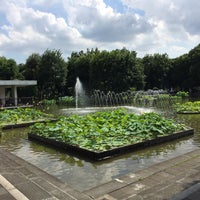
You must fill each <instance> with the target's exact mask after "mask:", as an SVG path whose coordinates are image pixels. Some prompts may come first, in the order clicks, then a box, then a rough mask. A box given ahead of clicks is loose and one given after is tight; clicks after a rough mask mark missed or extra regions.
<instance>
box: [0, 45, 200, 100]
mask: <svg viewBox="0 0 200 200" xmlns="http://www.w3.org/2000/svg"><path fill="white" fill-rule="evenodd" d="M76 77H79V78H80V80H81V82H82V83H83V85H84V87H85V88H86V89H87V90H86V91H87V92H88V93H91V92H92V91H93V90H94V89H99V90H102V91H104V92H108V91H114V92H122V91H127V90H131V91H133V90H148V89H167V90H171V89H174V90H176V91H180V90H182V91H183V90H184V91H190V92H195V91H199V88H200V44H199V45H197V46H196V47H195V48H193V49H192V50H191V51H189V52H188V53H187V54H184V55H182V56H179V57H177V58H174V59H170V58H169V57H168V55H167V54H158V53H157V54H153V55H146V56H144V57H143V58H138V57H137V53H136V52H135V51H130V50H127V49H126V48H122V49H116V50H112V51H106V50H102V51H100V50H99V49H98V48H96V49H87V51H85V52H84V51H80V52H72V53H71V56H70V57H68V59H67V61H66V60H65V59H64V58H63V56H62V52H61V51H60V50H49V49H47V50H46V51H45V52H44V53H43V54H42V55H40V54H38V53H33V54H31V55H30V56H29V57H28V58H27V60H26V62H25V63H24V64H17V63H16V61H15V60H14V59H6V58H5V57H0V80H13V79H20V80H24V79H25V80H37V82H38V86H37V88H35V87H34V88H23V89H20V91H21V93H23V94H24V93H25V94H26V95H27V96H29V95H34V96H36V97H38V99H44V98H46V99H52V98H56V97H60V96H71V95H74V86H75V82H76ZM20 91H19V94H20Z"/></svg>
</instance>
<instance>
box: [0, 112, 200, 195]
mask: <svg viewBox="0 0 200 200" xmlns="http://www.w3.org/2000/svg"><path fill="white" fill-rule="evenodd" d="M175 118H176V120H177V121H179V122H183V123H185V124H186V125H188V126H190V127H192V128H194V130H195V134H194V136H190V137H185V138H182V139H179V140H176V141H173V142H169V143H165V144H161V145H158V146H154V147H151V148H146V149H144V150H139V151H135V152H131V153H127V154H124V155H122V156H118V157H115V158H111V159H108V160H105V161H100V162H89V161H87V160H84V159H81V158H78V157H74V156H72V155H70V154H67V153H64V152H60V151H58V150H55V149H53V148H49V147H46V146H42V145H40V144H38V143H35V142H32V141H28V139H27V133H28V130H29V129H28V128H23V129H22V128H20V129H12V130H4V131H3V132H2V136H1V138H0V146H1V147H2V148H5V149H7V150H9V151H10V152H12V153H14V154H15V155H17V156H19V157H21V158H23V159H25V160H26V161H28V162H30V163H32V164H34V165H36V166H37V167H39V168H41V169H43V170H44V171H46V172H48V173H49V174H52V175H54V176H56V177H58V178H59V179H61V180H63V181H65V182H66V183H68V184H70V185H71V186H72V187H74V188H75V189H78V190H80V191H83V190H86V189H89V188H92V187H94V186H97V185H99V184H102V183H105V182H107V181H110V180H112V179H115V178H119V177H120V176H122V175H124V174H126V173H129V172H135V171H137V170H139V169H142V168H145V167H147V166H150V165H152V164H154V163H158V162H161V161H164V160H167V159H170V158H173V157H175V156H178V155H182V154H184V153H186V152H189V151H191V150H194V149H197V148H200V115H198V114H195V115H177V116H175Z"/></svg>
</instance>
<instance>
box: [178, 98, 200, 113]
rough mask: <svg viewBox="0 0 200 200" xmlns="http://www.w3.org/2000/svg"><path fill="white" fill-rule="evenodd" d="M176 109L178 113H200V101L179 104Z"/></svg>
mask: <svg viewBox="0 0 200 200" xmlns="http://www.w3.org/2000/svg"><path fill="white" fill-rule="evenodd" d="M175 108H176V111H177V113H200V101H194V102H191V101H188V102H185V103H183V104H180V103H177V104H176V107H175Z"/></svg>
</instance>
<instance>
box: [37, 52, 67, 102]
mask: <svg viewBox="0 0 200 200" xmlns="http://www.w3.org/2000/svg"><path fill="white" fill-rule="evenodd" d="M66 75H67V63H66V62H65V61H64V59H63V58H62V53H61V51H59V50H46V51H45V52H44V54H43V55H42V56H41V61H40V65H39V71H38V88H39V93H40V97H42V98H44V97H45V98H47V99H53V98H56V97H58V96H61V95H62V93H63V90H64V88H65V87H64V86H65V84H66Z"/></svg>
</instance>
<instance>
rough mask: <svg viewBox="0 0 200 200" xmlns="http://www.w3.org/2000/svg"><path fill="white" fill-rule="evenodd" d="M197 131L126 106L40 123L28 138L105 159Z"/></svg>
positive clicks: (83, 154) (79, 153)
mask: <svg viewBox="0 0 200 200" xmlns="http://www.w3.org/2000/svg"><path fill="white" fill-rule="evenodd" d="M192 134H193V129H190V128H187V127H186V126H184V125H183V124H179V123H176V122H175V121H174V120H172V119H165V118H163V117H162V116H161V115H159V114H156V113H145V114H142V115H135V114H130V113H129V114H128V113H127V112H126V111H125V110H124V109H117V110H113V111H106V112H97V113H93V114H89V115H85V116H78V115H72V116H70V117H60V118H58V120H57V121H55V122H52V123H50V122H49V123H36V124H34V125H33V126H31V128H30V133H29V134H28V137H29V139H30V140H36V141H39V142H42V143H44V144H48V145H52V146H54V147H56V148H59V149H62V150H66V151H68V152H72V153H74V154H77V156H79V155H82V156H84V157H87V158H89V159H92V160H101V159H105V158H108V157H111V156H114V155H117V154H121V153H125V152H128V151H132V150H135V149H139V148H145V147H148V146H152V145H156V144H160V143H162V142H167V141H170V140H173V139H177V138H180V137H183V136H188V135H192Z"/></svg>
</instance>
